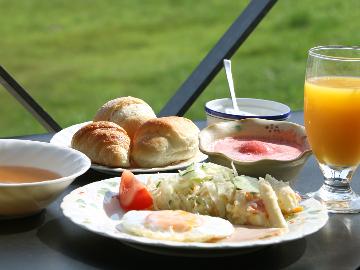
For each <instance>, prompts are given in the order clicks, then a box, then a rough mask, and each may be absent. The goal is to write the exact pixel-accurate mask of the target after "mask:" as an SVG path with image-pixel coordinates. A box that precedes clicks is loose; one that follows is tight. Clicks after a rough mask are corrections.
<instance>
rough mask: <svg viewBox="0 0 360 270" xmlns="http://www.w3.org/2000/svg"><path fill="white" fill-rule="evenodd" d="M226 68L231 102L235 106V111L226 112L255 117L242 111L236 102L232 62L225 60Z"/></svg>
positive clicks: (227, 111)
mask: <svg viewBox="0 0 360 270" xmlns="http://www.w3.org/2000/svg"><path fill="white" fill-rule="evenodd" d="M224 67H225V73H226V78H227V81H228V84H229V90H230V95H231V100H232V104H233V109H230V110H226V111H225V112H226V113H235V114H241V115H245V116H249V115H253V114H251V113H247V112H244V111H240V109H239V106H238V104H237V102H236V96H235V89H234V81H233V76H232V72H231V60H228V59H224Z"/></svg>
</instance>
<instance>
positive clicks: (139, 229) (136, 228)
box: [120, 210, 234, 242]
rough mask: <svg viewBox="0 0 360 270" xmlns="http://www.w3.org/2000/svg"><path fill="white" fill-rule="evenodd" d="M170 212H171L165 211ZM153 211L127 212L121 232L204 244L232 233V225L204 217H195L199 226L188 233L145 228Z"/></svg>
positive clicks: (122, 222)
mask: <svg viewBox="0 0 360 270" xmlns="http://www.w3.org/2000/svg"><path fill="white" fill-rule="evenodd" d="M167 211H172V210H167ZM151 213H154V211H129V212H127V213H126V214H125V215H124V216H123V217H122V219H121V223H120V227H121V229H122V231H124V232H126V233H129V234H133V235H138V236H143V237H148V238H152V239H158V240H170V241H178V242H206V241H210V240H212V239H221V238H225V237H227V236H230V235H231V234H232V233H233V232H234V227H233V225H232V224H231V223H230V222H229V221H227V220H225V219H222V218H219V217H211V216H206V215H197V214H192V213H188V214H190V215H195V216H196V218H199V219H201V224H200V225H199V226H194V227H192V228H191V229H190V230H188V231H184V232H177V231H174V230H171V229H168V230H161V229H159V228H157V227H156V226H145V220H146V217H147V216H148V215H149V214H151Z"/></svg>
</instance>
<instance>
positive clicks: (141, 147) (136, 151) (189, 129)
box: [131, 116, 199, 168]
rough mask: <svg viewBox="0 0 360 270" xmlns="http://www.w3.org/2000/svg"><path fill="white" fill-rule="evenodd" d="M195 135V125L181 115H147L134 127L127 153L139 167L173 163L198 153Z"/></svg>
mask: <svg viewBox="0 0 360 270" xmlns="http://www.w3.org/2000/svg"><path fill="white" fill-rule="evenodd" d="M198 136H199V129H198V127H197V126H196V125H195V124H194V123H193V122H192V121H190V120H189V119H186V118H184V117H178V116H168V117H162V118H155V119H150V120H148V121H146V122H145V123H144V124H143V125H141V126H140V127H139V129H138V130H137V131H136V133H135V135H134V138H133V146H132V152H131V156H132V159H133V161H134V163H135V164H136V165H137V166H139V167H145V168H151V167H163V166H167V165H170V164H175V163H178V162H180V161H183V160H187V159H190V158H192V157H194V156H195V155H196V154H197V153H198V151H199V140H198Z"/></svg>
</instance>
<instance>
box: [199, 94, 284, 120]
mask: <svg viewBox="0 0 360 270" xmlns="http://www.w3.org/2000/svg"><path fill="white" fill-rule="evenodd" d="M225 100H231V99H230V98H220V99H213V100H210V101H208V102H206V103H205V112H206V113H207V114H209V115H211V116H212V115H214V116H218V117H222V118H227V119H236V120H238V119H243V118H261V119H268V120H279V119H281V120H285V119H287V118H289V116H290V113H291V109H290V107H289V106H288V105H286V104H284V103H280V102H278V101H274V100H268V99H257V98H236V100H237V101H238V100H240V101H255V102H259V103H266V104H269V105H273V106H274V105H276V106H279V107H280V108H281V109H282V111H283V112H282V113H280V114H272V115H254V116H245V115H241V114H231V113H225V112H219V111H215V110H214V109H212V108H210V106H211V104H212V103H214V102H216V101H225Z"/></svg>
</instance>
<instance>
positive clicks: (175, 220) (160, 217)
mask: <svg viewBox="0 0 360 270" xmlns="http://www.w3.org/2000/svg"><path fill="white" fill-rule="evenodd" d="M201 223H202V222H201V218H199V217H198V216H197V215H195V214H192V213H188V212H185V211H182V210H175V211H173V210H162V211H155V212H153V213H151V214H149V215H148V216H147V217H146V218H145V223H144V225H145V227H146V228H148V229H151V230H154V231H158V230H161V231H174V232H187V231H190V230H191V229H192V228H193V227H197V226H200V225H201Z"/></svg>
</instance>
